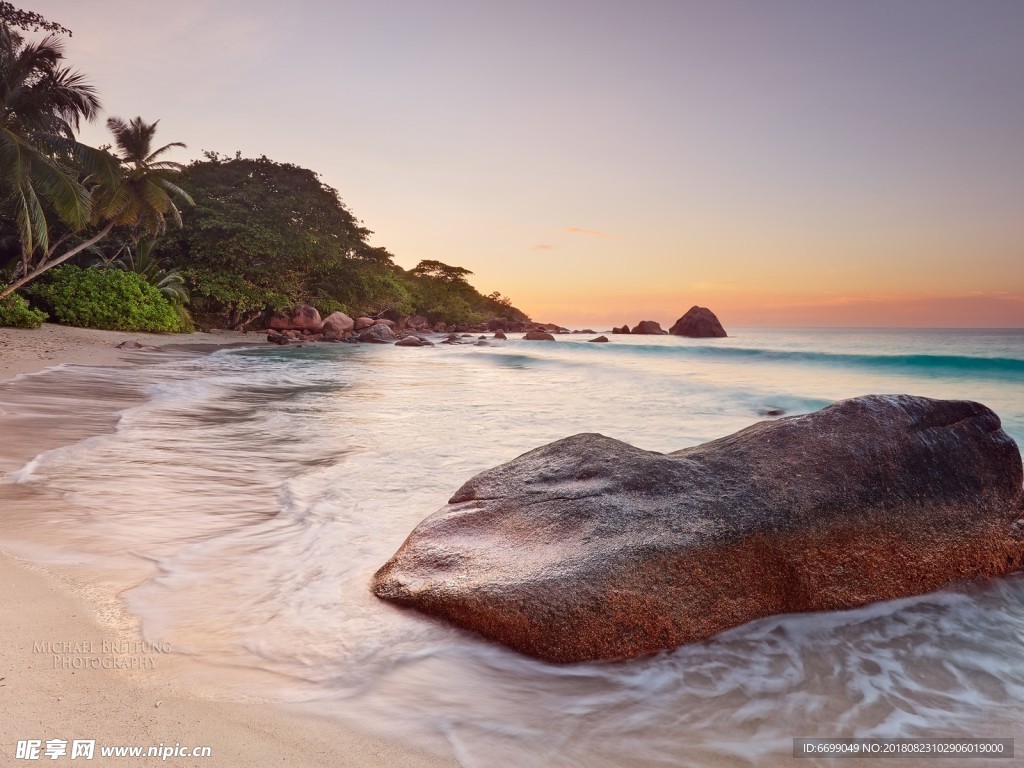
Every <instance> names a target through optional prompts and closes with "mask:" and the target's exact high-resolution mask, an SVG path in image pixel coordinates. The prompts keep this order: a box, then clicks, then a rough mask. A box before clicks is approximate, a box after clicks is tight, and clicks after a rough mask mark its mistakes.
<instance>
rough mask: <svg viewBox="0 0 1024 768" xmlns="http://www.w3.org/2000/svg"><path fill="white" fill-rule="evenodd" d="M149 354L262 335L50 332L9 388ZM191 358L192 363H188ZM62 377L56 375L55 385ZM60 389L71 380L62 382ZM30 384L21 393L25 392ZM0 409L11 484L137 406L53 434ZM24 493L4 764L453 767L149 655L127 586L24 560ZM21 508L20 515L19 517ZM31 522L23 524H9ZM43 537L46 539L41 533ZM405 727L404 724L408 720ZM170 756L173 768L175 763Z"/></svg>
mask: <svg viewBox="0 0 1024 768" xmlns="http://www.w3.org/2000/svg"><path fill="white" fill-rule="evenodd" d="M123 341H138V342H140V343H142V344H144V345H147V346H153V347H158V348H167V347H174V348H177V349H178V350H180V349H181V346H180V345H189V346H191V345H205V346H211V345H224V344H234V343H238V342H245V343H249V342H251V343H259V342H262V341H263V339H262V337H261V336H260V335H259V334H248V335H243V334H237V333H231V332H222V333H213V334H205V333H197V334H191V335H178V336H164V335H154V334H126V333H115V332H108V331H95V330H88V329H79V328H67V327H61V326H55V325H44V326H43V327H42V328H41V329H38V330H18V329H8V328H3V329H0V384H5V383H7V382H8V381H9V380H10V379H12V378H13V377H16V376H19V375H24V374H34V373H37V372H40V371H43V370H44V369H48V368H50V367H52V366H58V365H96V366H119V365H132V364H133V363H138V362H145V361H147V360H149V361H152V360H154V359H159V358H158V357H157V356H159V355H166V354H169V353H172V352H171V351H170V350H166V349H165V350H157V351H152V350H150V351H144V352H138V351H125V350H122V349H117V347H116V345H117V344H119V343H121V342H123ZM179 353H180V352H179ZM46 375H47V376H50V375H52V374H46ZM58 375H59V374H58ZM27 382H31V379H29V380H26V379H24V378H23V379H21V380H20V381H19V385H20V391H25V387H24V385H25V384H26V383H27ZM28 389H29V390H30V389H31V387H29V388H28ZM11 391H12V390H11V389H10V388H8V389H6V390H4V394H5V396H4V398H3V400H4V401H5V402H4V403H3V404H2V407H0V434H2V436H3V448H2V449H0V471H4V472H7V471H10V469H11V468H12V467H17V466H20V465H21V464H23V463H24V462H25V461H28V460H29V459H30V458H31V457H32V456H33V455H35V454H36V453H38V452H39V451H40V450H45V449H47V448H52V447H56V446H57V445H61V444H64V443H66V442H71V441H74V440H79V439H82V438H83V437H85V436H87V435H88V433H89V432H90V431H93V432H96V431H101V430H104V429H109V428H110V427H111V426H112V425H113V424H114V423H115V416H114V413H115V411H116V410H117V409H118V408H119V407H123V405H121V404H122V403H124V402H130V401H131V399H132V398H133V397H137V394H133V393H130V392H121V393H111V397H110V399H109V400H108V401H107V402H91V403H83V414H82V415H83V418H80V419H76V420H70V419H69V420H66V421H60V422H55V420H54V419H53V418H52V416H51V418H49V419H45V418H43V417H41V416H39V415H38V414H36V415H35V416H26V415H25V414H23V413H19V412H18V407H17V405H18V403H17V402H15V403H11V402H10V401H9V400H10V398H9V397H8V395H9V393H10V392H11ZM16 494H17V491H16V486H12V485H10V484H5V485H0V508H3V509H4V510H5V513H6V514H5V515H4V521H3V525H2V526H0V533H2V537H3V538H2V541H0V550H3V552H2V554H0V583H2V584H4V585H5V588H4V590H3V598H2V599H0V648H3V652H2V654H0V762H2V763H3V764H4V765H9V764H20V763H21V762H22V761H20V760H18V755H17V748H18V742H19V741H23V742H24V741H27V740H38V742H39V749H40V754H41V755H42V759H46V755H45V752H44V751H45V749H46V747H47V742H48V741H52V740H60V741H62V742H66V745H65V746H64V748H65V749H66V750H67V754H66V755H64V756H61V757H60V759H70V754H71V749H72V743H73V742H74V741H75V740H84V741H85V742H90V741H94V742H95V757H94V760H93V761H92V763H91V764H93V765H101V766H102V765H110V764H115V763H116V764H127V763H126V762H125V761H124V759H123V758H121V759H120V760H118V759H116V758H104V757H101V755H100V749H101V747H104V746H106V747H110V746H129V747H130V746H138V747H142V748H143V750H144V751H143V753H142V754H143V757H140V758H138V759H137V761H133V763H132V764H135V765H148V764H150V763H153V762H154V761H155V762H165V763H166V764H168V765H178V766H192V765H195V766H251V765H287V766H325V765H338V766H342V765H343V766H393V765H417V766H419V765H423V766H433V765H439V766H440V765H452V764H454V763H453V762H450V761H448V760H445V759H441V758H437V757H434V756H431V755H428V754H425V753H421V752H418V751H416V750H415V749H414V748H412V747H410V746H408V745H403V744H398V743H394V742H392V741H389V740H386V739H383V738H381V737H379V736H373V735H368V734H364V733H361V732H358V731H356V730H353V729H352V728H349V727H346V726H344V725H341V724H339V723H337V722H334V721H329V720H326V719H319V718H316V717H313V716H310V715H308V714H298V713H296V712H293V711H290V710H289V709H288V708H287V707H286V706H285V705H283V704H281V703H275V702H270V701H264V700H259V699H256V698H247V697H244V696H240V695H239V694H238V692H237V690H236V691H234V692H229V691H227V690H218V687H217V685H216V679H215V677H216V676H215V675H214V677H213V678H210V677H206V678H205V680H206V683H207V684H204V685H200V684H198V683H197V682H196V681H197V679H198V676H197V675H196V674H195V670H189V669H188V668H187V667H188V665H189V662H188V660H187V659H182V658H180V657H176V656H175V654H173V653H169V654H168V653H165V652H164V651H165V649H163V648H160V647H156V648H154V647H151V646H148V645H147V644H146V643H145V642H144V641H143V638H142V636H141V634H140V633H139V632H138V631H137V627H136V625H135V623H134V622H133V620H132V617H131V616H130V615H129V614H128V613H127V610H126V609H125V608H124V606H123V605H119V604H118V602H119V601H118V600H117V598H116V594H114V595H113V596H112V595H111V593H112V592H113V593H116V588H117V585H119V584H122V583H123V581H124V579H125V574H119V573H104V572H103V571H102V570H98V569H96V568H95V567H93V568H91V569H89V568H82V567H75V566H74V565H70V564H69V565H66V566H63V565H62V566H54V565H52V564H50V565H47V566H46V567H43V566H40V565H38V564H33V563H30V562H27V561H26V560H25V559H24V558H23V557H18V556H16V555H15V554H12V552H14V551H17V552H20V554H22V555H24V554H25V549H24V547H19V545H18V539H19V538H20V536H19V531H21V532H25V533H29V532H30V530H29V529H30V527H31V523H30V521H29V522H26V521H25V519H24V516H23V515H20V514H12V510H24V509H27V508H28V507H27V506H26V505H27V504H29V503H38V500H35V501H34V502H32V501H29V502H26V501H25V500H24V499H18V498H16ZM19 504H20V506H19ZM17 517H20V518H21V519H20V520H14V519H11V518H17ZM36 533H38V531H37V532H36ZM396 714H397V713H396ZM54 745H55V746H58V743H56V742H54ZM150 747H160V748H161V749H162V750H163V749H164V748H171V747H173V748H176V749H178V754H179V755H180V754H181V753H182V751H183V750H184V748H188V749H191V748H193V747H209V748H210V756H208V757H207V756H199V757H193V756H187V757H186V756H169V757H166V758H162V757H159V756H153V757H146V756H145V755H146V752H145V750H148V749H149V748H150ZM165 754H170V753H167V752H166V751H165Z"/></svg>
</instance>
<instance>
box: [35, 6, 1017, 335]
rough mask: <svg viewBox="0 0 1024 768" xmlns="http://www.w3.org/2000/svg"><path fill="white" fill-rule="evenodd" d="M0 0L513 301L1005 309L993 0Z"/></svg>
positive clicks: (810, 311) (159, 111)
mask: <svg viewBox="0 0 1024 768" xmlns="http://www.w3.org/2000/svg"><path fill="white" fill-rule="evenodd" d="M16 4H17V3H16ZM20 5H21V6H22V7H26V8H30V9H31V10H36V11H38V12H40V13H42V14H43V15H44V16H46V17H47V18H49V19H51V20H53V21H57V22H59V23H61V24H63V25H64V26H66V27H68V28H70V29H71V30H72V32H73V37H72V38H71V40H69V41H68V47H67V54H68V59H69V61H70V63H71V64H72V65H73V66H74V67H75V68H77V69H79V70H81V71H82V72H83V73H85V74H87V75H88V76H89V78H90V80H91V81H92V83H93V84H94V85H95V86H96V87H97V88H98V89H99V92H100V96H101V98H102V100H103V103H104V107H105V114H104V119H105V118H106V117H107V116H111V115H114V116H118V117H122V118H125V119H128V118H131V117H134V116H136V115H141V116H142V117H143V118H145V119H146V120H147V121H152V120H156V119H159V120H160V128H159V133H158V136H157V138H158V139H163V140H165V141H168V142H169V141H183V142H185V143H186V144H188V150H185V151H183V152H180V153H179V154H178V156H177V157H176V158H175V159H178V160H181V161H185V160H189V159H191V158H193V157H198V156H200V153H201V152H202V151H203V150H213V151H217V152H221V153H227V154H234V153H235V152H236V151H240V152H241V153H242V155H243V156H250V157H255V156H259V155H267V156H268V157H270V158H271V159H273V160H277V161H281V162H289V163H295V164H298V165H301V166H304V167H307V168H311V169H313V170H315V171H318V172H319V173H320V174H321V176H322V179H323V181H324V182H325V183H326V184H328V185H329V186H332V187H334V188H336V189H337V190H338V191H339V192H340V194H341V197H342V199H343V200H344V201H345V203H346V205H347V206H348V207H349V208H350V209H351V210H352V211H353V212H354V213H355V214H356V216H357V217H358V218H359V219H361V220H362V221H363V222H364V223H365V225H366V226H367V227H368V228H369V229H371V230H373V232H374V235H373V238H372V240H371V242H372V243H373V244H374V245H380V246H384V247H386V248H387V249H388V250H389V251H390V252H391V253H393V254H394V255H395V260H396V262H397V263H399V264H400V265H402V266H403V267H406V268H409V267H412V266H414V265H415V264H416V263H417V262H419V261H420V260H422V259H437V260H440V261H443V262H446V263H449V264H455V265H459V266H463V267H466V268H467V269H470V270H471V271H472V272H473V273H474V274H473V276H472V277H471V278H470V281H471V282H472V283H473V284H474V285H475V286H476V287H477V288H478V289H480V290H481V291H482V292H484V293H490V292H491V291H495V290H497V291H500V292H501V293H502V294H504V295H506V296H508V297H510V298H511V299H512V301H513V302H514V303H515V304H516V306H518V307H520V308H521V309H523V310H524V311H526V312H527V313H528V314H529V315H530V316H531V317H533V318H534V319H537V320H542V321H545V322H557V323H560V324H562V325H567V326H570V327H572V326H575V327H582V326H590V327H594V328H598V327H599V326H600V327H602V328H607V327H609V326H611V325H613V324H614V325H621V324H623V323H629V324H630V325H633V324H635V323H636V322H637V321H639V320H642V319H652V320H658V321H660V322H661V323H662V325H663V326H665V327H668V325H670V324H671V323H672V322H673V321H674V320H675V319H676V318H678V317H679V316H680V315H682V314H683V313H684V312H685V311H686V310H687V309H688V308H689V307H690V306H692V305H694V304H698V305H702V306H707V307H710V308H711V309H712V310H714V311H715V312H716V313H717V314H718V316H719V318H720V319H721V320H722V322H723V324H724V325H725V326H726V328H727V329H728V328H729V327H730V326H734V327H735V326H741V327H742V326H917V327H925V326H936V327H969V326H982V327H984V326H988V327H1024V43H1022V41H1024V2H1020V0H984V2H978V1H977V0H960V1H958V2H949V1H948V0H858V1H857V2H839V1H838V0H813V1H807V0H799V1H798V0H770V1H763V0H747V1H738V0H706V1H701V2H698V1H697V0H692V1H687V0H664V1H663V0H628V1H627V0H616V1H614V2H607V1H604V0H587V1H583V0H542V1H536V0H517V2H514V3H513V2H507V0H501V1H500V2H499V1H493V2H492V1H491V0H431V1H430V2H423V0H373V1H372V2H370V0H364V1H362V2H351V1H349V0H334V1H332V2H327V1H326V0H319V1H318V0H293V1H292V2H290V3H288V4H281V3H279V2H274V3H270V2H263V1H262V0H246V1H245V2H235V1H234V0H229V1H227V2H216V1H213V2H211V1H210V0H175V2H173V3H156V2H140V1H139V0H104V1H103V2H92V1H90V0H84V1H83V0H37V1H36V2H34V3H33V4H32V5H31V6H26V5H24V0H23V3H22V4H20ZM102 122H103V121H102V120H101V121H100V122H98V123H96V124H94V125H90V126H87V127H86V128H85V129H84V130H83V140H85V141H87V142H89V143H96V144H99V143H105V142H107V141H108V138H107V136H106V134H105V129H104V128H103V125H102Z"/></svg>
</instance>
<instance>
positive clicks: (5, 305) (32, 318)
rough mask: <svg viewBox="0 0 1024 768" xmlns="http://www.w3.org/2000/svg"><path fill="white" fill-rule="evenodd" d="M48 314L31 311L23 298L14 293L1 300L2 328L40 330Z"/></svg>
mask: <svg viewBox="0 0 1024 768" xmlns="http://www.w3.org/2000/svg"><path fill="white" fill-rule="evenodd" d="M46 317H47V315H46V313H45V312H40V311H39V310H38V309H31V308H30V307H29V305H28V302H27V301H25V299H24V298H23V297H22V296H19V295H18V294H16V293H12V294H11V295H10V296H7V297H5V298H3V299H0V326H6V327H8V328H38V327H39V326H40V325H42V324H43V323H44V322H45V321H46Z"/></svg>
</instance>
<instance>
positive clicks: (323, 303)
mask: <svg viewBox="0 0 1024 768" xmlns="http://www.w3.org/2000/svg"><path fill="white" fill-rule="evenodd" d="M314 306H315V307H316V311H317V312H319V313H320V317H327V316H328V315H333V314H334V313H335V312H342V313H344V314H346V315H349V316H351V315H352V310H350V309H349V308H348V305H346V304H343V303H341V302H340V301H338V300H337V299H335V298H333V297H331V296H324V297H321V298H319V299H317V300H316V301H315V302H314Z"/></svg>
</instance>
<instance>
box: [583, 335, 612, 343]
mask: <svg viewBox="0 0 1024 768" xmlns="http://www.w3.org/2000/svg"><path fill="white" fill-rule="evenodd" d="M587 341H588V342H597V343H599V344H601V343H604V342H606V341H608V337H607V336H598V337H597V338H596V339H587Z"/></svg>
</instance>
